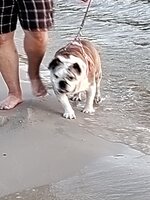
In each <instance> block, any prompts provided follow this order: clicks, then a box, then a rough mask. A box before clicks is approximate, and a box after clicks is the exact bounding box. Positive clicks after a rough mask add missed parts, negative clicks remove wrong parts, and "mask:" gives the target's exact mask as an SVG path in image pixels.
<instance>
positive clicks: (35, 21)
mask: <svg viewBox="0 0 150 200" xmlns="http://www.w3.org/2000/svg"><path fill="white" fill-rule="evenodd" d="M22 2H23V3H21V2H18V7H19V19H20V23H21V26H22V28H23V30H24V32H25V39H24V49H25V52H26V54H27V57H28V73H29V78H30V80H31V85H32V89H33V93H34V95H36V96H44V95H45V94H46V89H45V87H44V85H43V83H42V81H41V78H40V75H39V70H40V64H41V62H42V59H43V57H44V54H45V51H46V47H47V41H48V29H49V28H50V27H51V25H52V23H53V19H52V15H53V1H52V0H43V1H35V0H31V1H28V0H23V1H22ZM39 8H40V9H39ZM24 13H25V14H24Z"/></svg>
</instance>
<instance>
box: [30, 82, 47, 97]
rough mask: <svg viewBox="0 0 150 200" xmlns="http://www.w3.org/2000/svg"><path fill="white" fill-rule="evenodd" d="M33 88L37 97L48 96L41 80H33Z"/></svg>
mask: <svg viewBox="0 0 150 200" xmlns="http://www.w3.org/2000/svg"><path fill="white" fill-rule="evenodd" d="M31 86H32V90H33V94H34V95H35V96H37V97H40V96H45V95H46V94H47V91H46V89H45V86H44V85H43V83H42V81H41V80H40V79H31Z"/></svg>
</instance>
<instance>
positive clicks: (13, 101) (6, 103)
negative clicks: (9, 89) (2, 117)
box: [0, 94, 22, 110]
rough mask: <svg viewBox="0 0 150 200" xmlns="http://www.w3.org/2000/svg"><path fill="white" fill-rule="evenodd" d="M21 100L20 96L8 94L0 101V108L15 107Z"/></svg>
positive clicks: (8, 108)
mask: <svg viewBox="0 0 150 200" xmlns="http://www.w3.org/2000/svg"><path fill="white" fill-rule="evenodd" d="M21 102H22V98H21V97H16V96H14V95H12V94H9V95H8V97H7V98H6V99H4V100H3V101H1V102H0V110H10V109H12V108H14V107H16V106H17V105H18V104H19V103H21Z"/></svg>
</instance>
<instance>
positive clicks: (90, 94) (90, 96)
mask: <svg viewBox="0 0 150 200" xmlns="http://www.w3.org/2000/svg"><path fill="white" fill-rule="evenodd" d="M95 93H96V84H95V83H93V84H92V85H90V86H89V89H88V90H87V92H86V105H85V108H84V109H83V112H84V113H93V112H95V110H94V108H93V103H94V97H95Z"/></svg>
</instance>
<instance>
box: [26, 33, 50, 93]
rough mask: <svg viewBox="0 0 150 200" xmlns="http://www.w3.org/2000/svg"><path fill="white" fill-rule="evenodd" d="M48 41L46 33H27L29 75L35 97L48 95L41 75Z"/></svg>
mask: <svg viewBox="0 0 150 200" xmlns="http://www.w3.org/2000/svg"><path fill="white" fill-rule="evenodd" d="M47 39H48V36H47V32H46V31H25V39H24V48H25V52H26V54H27V57H28V74H29V78H30V80H31V86H32V89H33V94H34V95H35V96H44V95H46V93H47V92H46V89H45V87H44V85H43V83H42V81H41V78H40V75H39V74H40V73H39V70H40V64H41V62H42V59H43V57H44V54H45V51H46V46H47Z"/></svg>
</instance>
